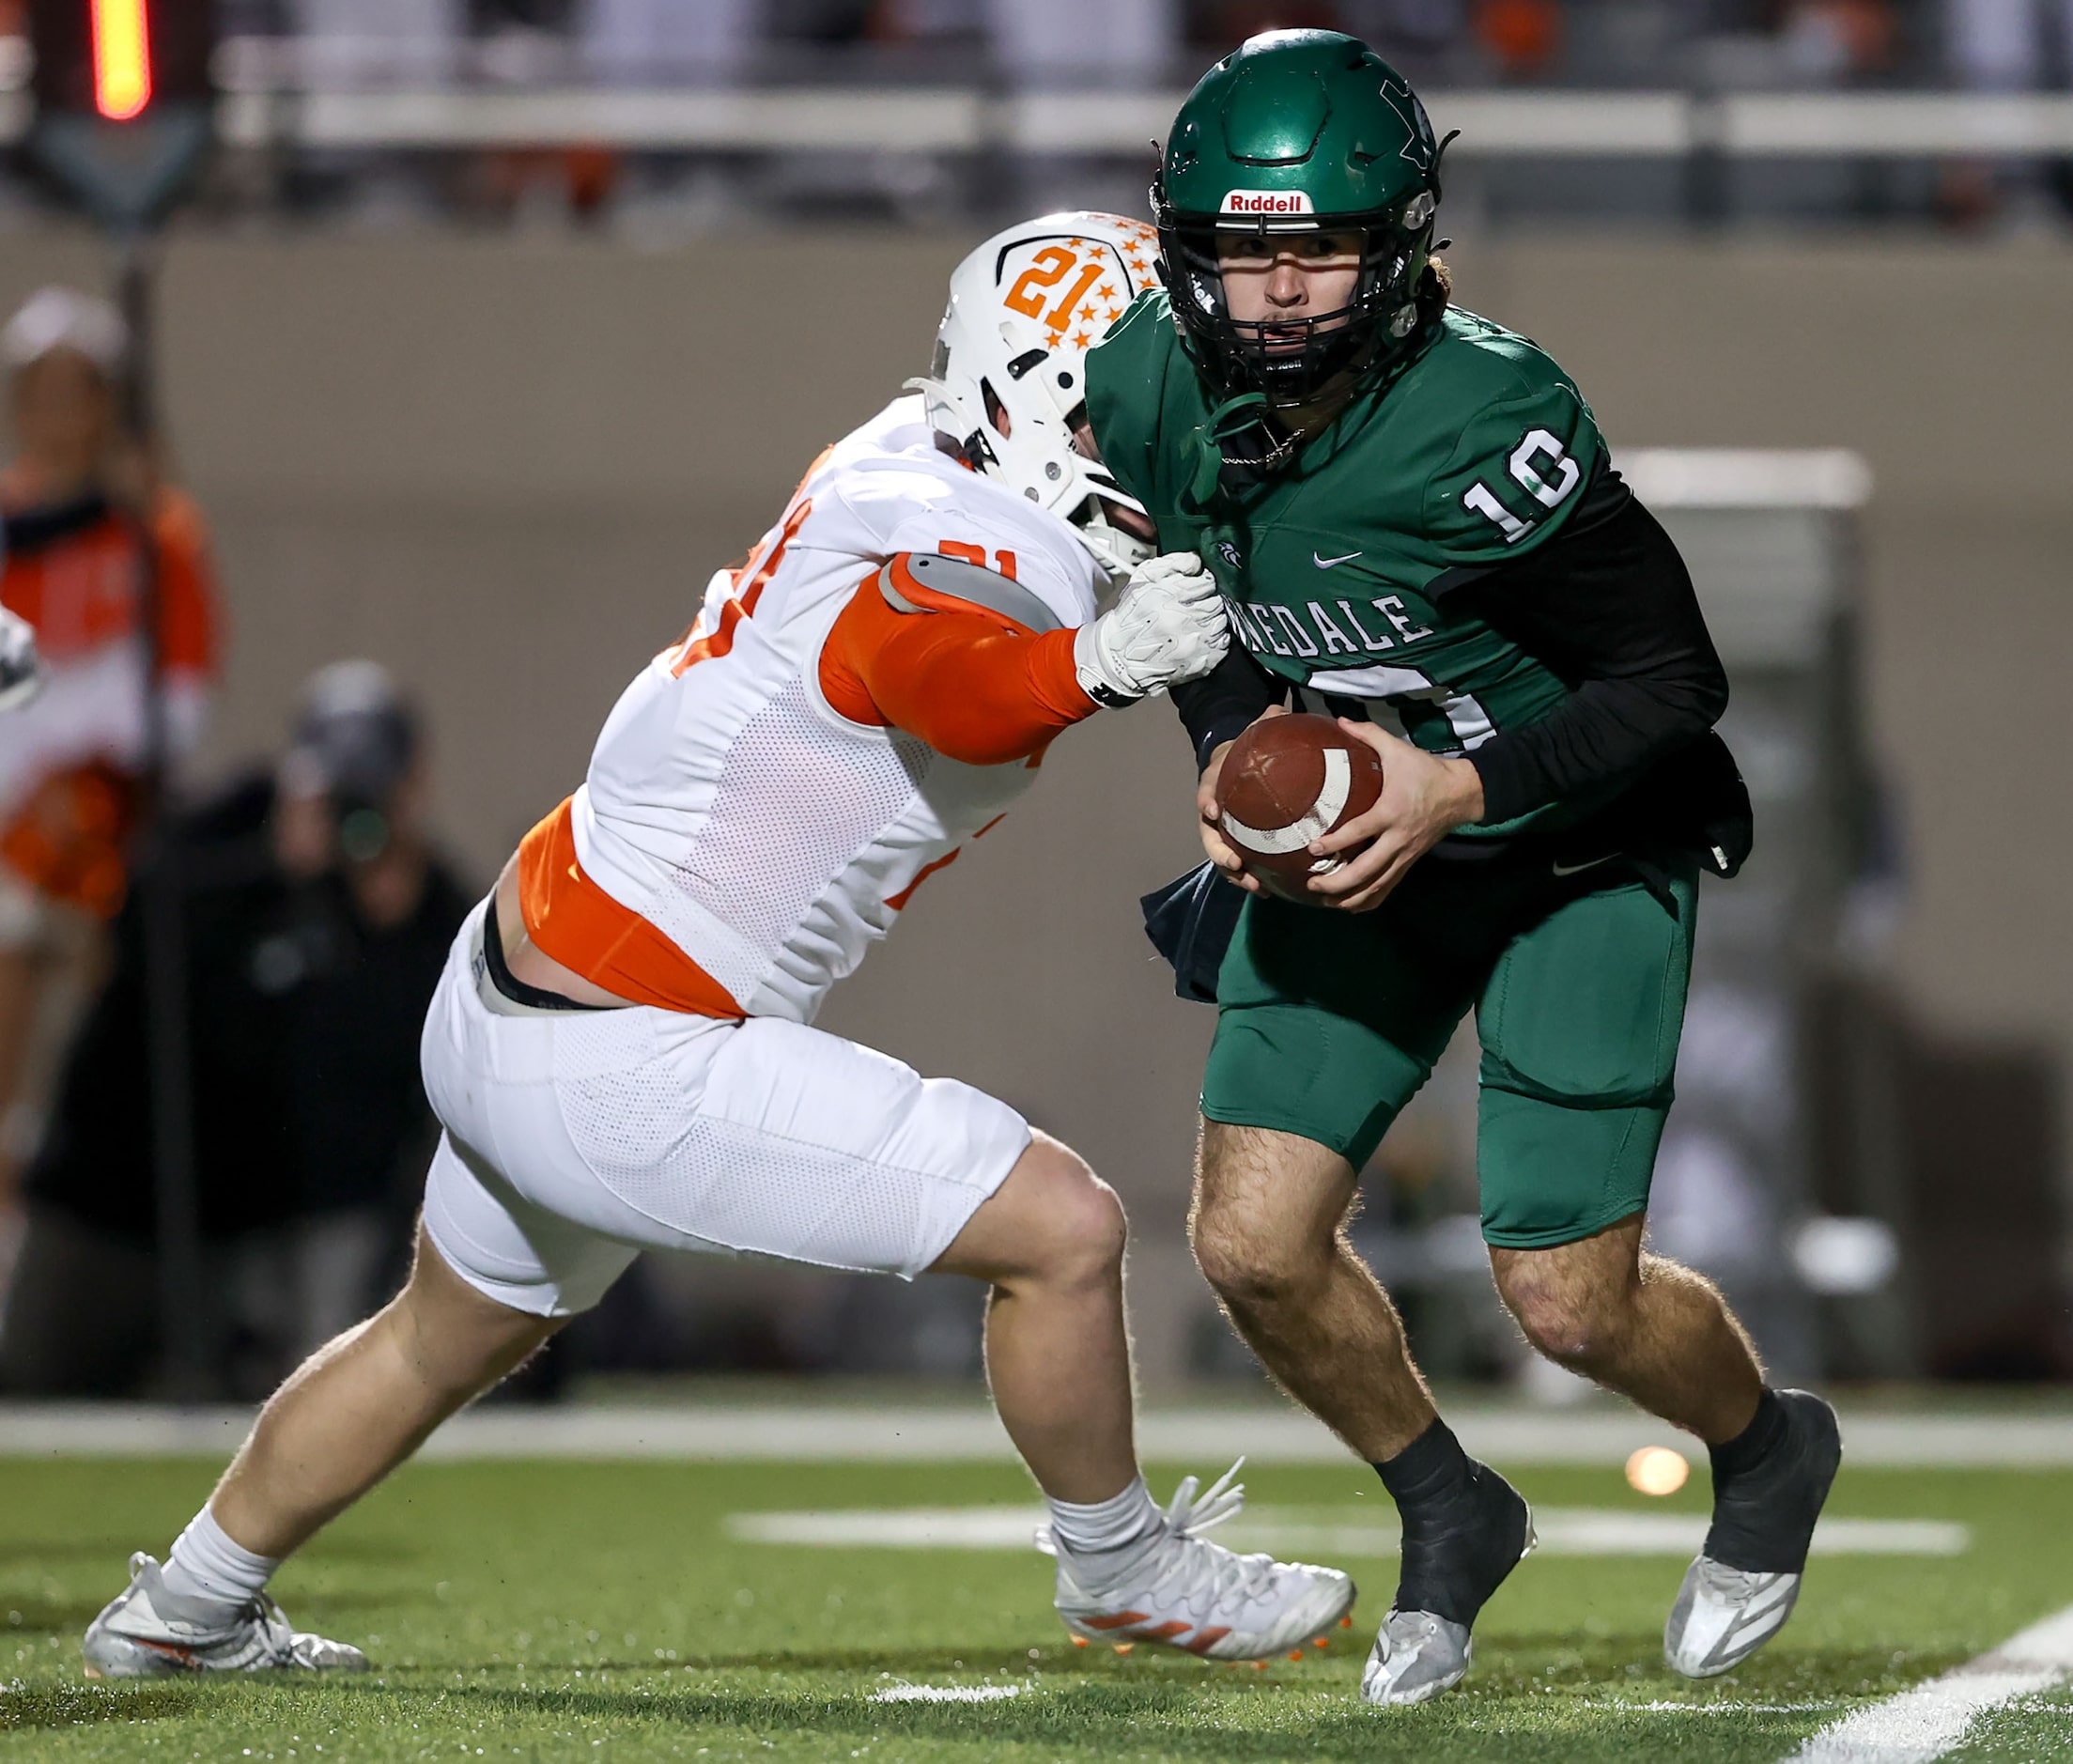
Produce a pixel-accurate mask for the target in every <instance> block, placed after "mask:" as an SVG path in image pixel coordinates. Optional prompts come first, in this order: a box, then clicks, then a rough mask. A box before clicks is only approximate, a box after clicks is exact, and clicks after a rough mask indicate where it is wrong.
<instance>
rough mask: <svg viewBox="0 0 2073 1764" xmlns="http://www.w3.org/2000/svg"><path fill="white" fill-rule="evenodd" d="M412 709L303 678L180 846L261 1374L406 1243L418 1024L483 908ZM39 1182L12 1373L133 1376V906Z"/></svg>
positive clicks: (139, 1374) (219, 1165)
mask: <svg viewBox="0 0 2073 1764" xmlns="http://www.w3.org/2000/svg"><path fill="white" fill-rule="evenodd" d="M424 780H425V775H424V768H423V758H422V744H421V741H420V739H419V735H418V730H417V725H416V722H415V720H414V718H413V717H412V716H411V714H410V711H409V709H408V708H407V707H406V706H405V705H404V704H403V703H402V702H401V700H400V699H399V698H398V697H397V695H396V693H395V690H394V687H393V685H392V684H391V683H390V681H389V678H388V675H387V674H386V673H383V671H382V670H381V669H379V668H378V667H376V666H375V665H374V664H373V663H371V662H341V663H338V664H337V665H335V666H333V667H331V668H327V669H325V670H324V671H323V672H322V673H318V674H317V676H316V677H315V679H314V680H313V681H312V682H311V683H310V685H309V687H308V688H307V689H306V691H305V696H304V708H303V711H302V718H301V720H300V721H299V723H298V725H297V728H296V732H295V737H294V741H293V743H292V745H291V746H290V747H289V749H288V750H287V751H286V754H284V755H283V756H282V758H281V759H280V761H279V763H278V764H277V765H275V766H272V767H271V768H267V769H262V770H257V771H255V772H253V773H251V774H249V775H247V776H245V777H243V778H241V779H239V780H237V781H234V782H232V783H231V784H230V785H229V786H227V787H226V788H225V789H224V791H223V792H222V793H220V794H219V795H218V796H217V797H215V798H213V799H212V800H211V801H209V803H207V804H206V805H204V806H203V807H201V808H200V809H198V810H197V811H196V812H193V814H192V815H191V816H189V817H187V819H186V820H185V822H184V823H183V825H182V827H181V828H180V837H179V842H178V849H179V853H180V872H181V876H182V879H183V889H182V900H183V907H182V920H183V924H184V927H185V931H186V936H187V960H188V969H189V976H190V981H189V984H190V994H191V997H190V1001H189V1002H190V1013H189V1015H190V1023H189V1031H188V1033H189V1062H190V1065H191V1068H192V1073H193V1103H194V1150H195V1164H196V1170H197V1176H198V1186H199V1189H200V1212H201V1220H200V1223H201V1228H202V1232H203V1236H204V1240H205V1244H206V1246H207V1257H208V1261H209V1267H208V1275H209V1278H208V1281H207V1285H208V1287H209V1292H210V1298H211V1303H212V1304H213V1305H214V1306H215V1307H216V1308H217V1314H214V1315H212V1316H211V1317H210V1319H209V1334H210V1337H211V1339H212V1340H213V1341H214V1342H215V1343H216V1344H218V1346H217V1351H218V1354H219V1359H220V1362H221V1368H220V1369H221V1372H222V1376H223V1378H224V1384H225V1385H226V1386H227V1387H228V1388H230V1389H231V1390H233V1391H235V1392H240V1393H245V1392H249V1391H251V1390H253V1389H263V1388H265V1387H266V1385H268V1384H269V1383H270V1382H271V1380H272V1379H273V1378H274V1377H275V1376H277V1375H278V1373H279V1372H280V1370H282V1369H284V1368H285V1367H286V1366H287V1365H291V1364H293V1363H294V1362H295V1361H296V1360H297V1359H299V1358H300V1357H301V1356H302V1354H303V1353H304V1352H305V1351H306V1350H307V1349H308V1348H309V1347H310V1346H313V1345H314V1344H315V1343H317V1342H318V1341H320V1340H323V1339H325V1338H328V1337H329V1336H331V1335H333V1334H335V1333H336V1332H337V1331H338V1330H340V1329H342V1328H344V1327H345V1326H347V1325H348V1324H349V1323H352V1322H354V1321H355V1320H357V1319H358V1318H360V1317H362V1316H364V1315H365V1314H366V1313H367V1312H368V1310H370V1309H371V1308H373V1306H374V1304H375V1303H376V1302H377V1301H378V1299H379V1296H380V1283H381V1281H382V1280H383V1279H384V1278H385V1277H388V1276H389V1275H390V1274H392V1273H393V1272H394V1270H395V1268H396V1267H397V1265H399V1263H400V1258H401V1255H402V1251H403V1246H404V1245H405V1243H406V1241H407V1236H408V1231H409V1226H410V1211H411V1207H412V1204H413V1202H414V1199H415V1192H416V1188H417V1184H418V1183H419V1181H420V1179H421V1177H422V1170H423V1159H424V1156H425V1154H426V1153H428V1151H429V1147H430V1142H431V1141H430V1133H429V1120H430V1117H429V1114H428V1111H427V1110H426V1107H425V1100H424V1094H423V1091H422V1090H421V1088H420V1085H419V1079H418V1069H417V1044H418V1035H419V1031H420V1029H421V1028H422V1025H423V1021H424V1015H425V1006H426V1003H427V1002H428V1001H429V999H430V998H431V995H432V991H433V988H434V986H435V985H436V983H437V982H438V979H439V974H440V969H441V966H442V964H443V963H444V962H445V959H446V952H447V949H448V946H449V945H450V944H451V942H452V940H453V936H454V934H455V931H456V928H457V927H458V926H459V924H460V921H461V920H462V918H463V917H464V916H465V914H466V912H467V910H468V907H469V905H470V904H471V901H470V896H469V895H468V894H467V892H466V891H465V890H463V889H462V888H461V886H460V884H459V883H458V882H457V881H456V879H455V877H454V874H453V873H452V872H451V871H450V870H449V869H448V868H447V866H446V865H445V864H444V863H443V862H442V861H441V859H439V857H438V856H437V855H436V854H435V853H434V852H433V850H432V849H431V847H430V845H429V843H428V842H427V839H426V836H425V827H424V820H423V813H424V806H425V781H424ZM144 999H145V973H144V954H143V946H142V928H141V925H140V924H139V922H138V915H137V914H136V913H135V912H134V911H126V912H125V913H124V914H123V916H122V919H121V921H119V923H118V925H117V928H116V959H115V967H114V971H113V973H112V975H111V976H110V979H109V982H108V984H107V986H106V988H105V989H104V990H103V992H102V993H101V997H100V998H99V999H98V1000H97V1001H96V1003H95V1005H94V1007H93V1010H92V1012H91V1013H90V1014H89V1016H88V1018H87V1021H86V1025H85V1029H84V1031H83V1033H82V1034H81V1036H80V1039H79V1042H78V1044H77V1046H76V1047H75V1049H74V1050H73V1053H72V1056H71V1058H70V1061H69V1063H68V1065H67V1068H66V1071H65V1074H64V1078H63V1083H62V1086H61V1088H60V1091H59V1095H58V1100H57V1105H56V1106H55V1108H54V1111H53V1116H52V1121H51V1126H50V1131H49V1134H48V1135H47V1137H46V1138H45V1141H44V1145H43V1149H42V1151H41V1153H39V1156H38V1158H37V1160H36V1162H35V1164H34V1165H33V1167H32V1168H31V1169H30V1171H29V1175H28V1180H27V1184H26V1186H27V1191H28V1198H29V1203H30V1213H29V1227H28V1232H27V1235H26V1238H25V1240H24V1242H23V1250H22V1256H21V1261H20V1263H19V1265H18V1267H17V1270H16V1274H15V1278H14V1281H13V1285H12V1287H11V1289H10V1291H9V1292H8V1300H7V1310H6V1322H5V1326H4V1328H0V1387H5V1388H9V1389H14V1390H22V1391H33V1392H39V1393H43V1394H60V1393H70V1394H105V1393H116V1392H121V1391H125V1390H129V1389H133V1388H135V1387H136V1386H137V1385H139V1384H141V1383H143V1382H144V1381H145V1380H146V1379H147V1377H148V1375H149V1373H150V1370H151V1369H152V1344H153V1339H154V1324H155V1321H156V1314H157V1308H158V1291H157V1282H156V1272H155V1260H154V1247H153V1245H154V1236H155V1230H154V1223H155V1221H154V1208H155V1199H154V1194H153V1189H152V1183H151V1155H150V1123H149V1119H148V1113H149V1111H148V1108H147V1094H148V1088H147V1079H146V1045H145V1013H144Z"/></svg>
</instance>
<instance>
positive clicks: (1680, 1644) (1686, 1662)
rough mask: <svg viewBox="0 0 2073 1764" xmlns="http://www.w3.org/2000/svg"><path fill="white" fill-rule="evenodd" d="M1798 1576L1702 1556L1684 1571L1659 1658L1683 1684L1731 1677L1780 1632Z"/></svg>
mask: <svg viewBox="0 0 2073 1764" xmlns="http://www.w3.org/2000/svg"><path fill="white" fill-rule="evenodd" d="M1800 1578H1801V1577H1800V1576H1799V1575H1798V1574H1764V1573H1758V1572H1756V1571H1754V1570H1751V1569H1742V1568H1729V1567H1728V1566H1727V1565H1726V1564H1725V1563H1724V1562H1716V1561H1714V1560H1713V1558H1712V1557H1711V1556H1709V1555H1702V1556H1700V1557H1699V1558H1698V1559H1697V1560H1696V1561H1694V1563H1693V1564H1692V1566H1691V1567H1690V1568H1688V1569H1686V1570H1685V1571H1684V1585H1683V1586H1679V1588H1678V1597H1677V1602H1676V1603H1675V1604H1673V1605H1672V1606H1671V1607H1670V1620H1669V1622H1668V1623H1667V1624H1665V1625H1664V1626H1663V1657H1664V1658H1665V1659H1667V1660H1668V1661H1669V1663H1670V1664H1671V1666H1672V1667H1673V1668H1674V1669H1675V1670H1677V1671H1679V1672H1681V1673H1682V1674H1683V1675H1684V1676H1685V1677H1686V1678H1688V1679H1714V1678H1718V1677H1719V1676H1720V1675H1721V1674H1722V1673H1724V1672H1732V1671H1733V1670H1734V1669H1735V1668H1736V1667H1737V1666H1739V1665H1740V1664H1741V1663H1742V1662H1743V1661H1745V1660H1747V1659H1748V1658H1749V1656H1750V1655H1751V1654H1753V1653H1755V1652H1756V1649H1757V1648H1761V1647H1762V1646H1763V1645H1764V1643H1766V1642H1767V1641H1769V1640H1770V1639H1771V1637H1772V1636H1773V1635H1775V1634H1776V1633H1777V1632H1779V1631H1780V1630H1782V1629H1783V1628H1784V1627H1785V1620H1786V1618H1787V1617H1790V1616H1791V1615H1792V1607H1793V1606H1794V1605H1795V1604H1797V1603H1798V1602H1799V1601H1800Z"/></svg>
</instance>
